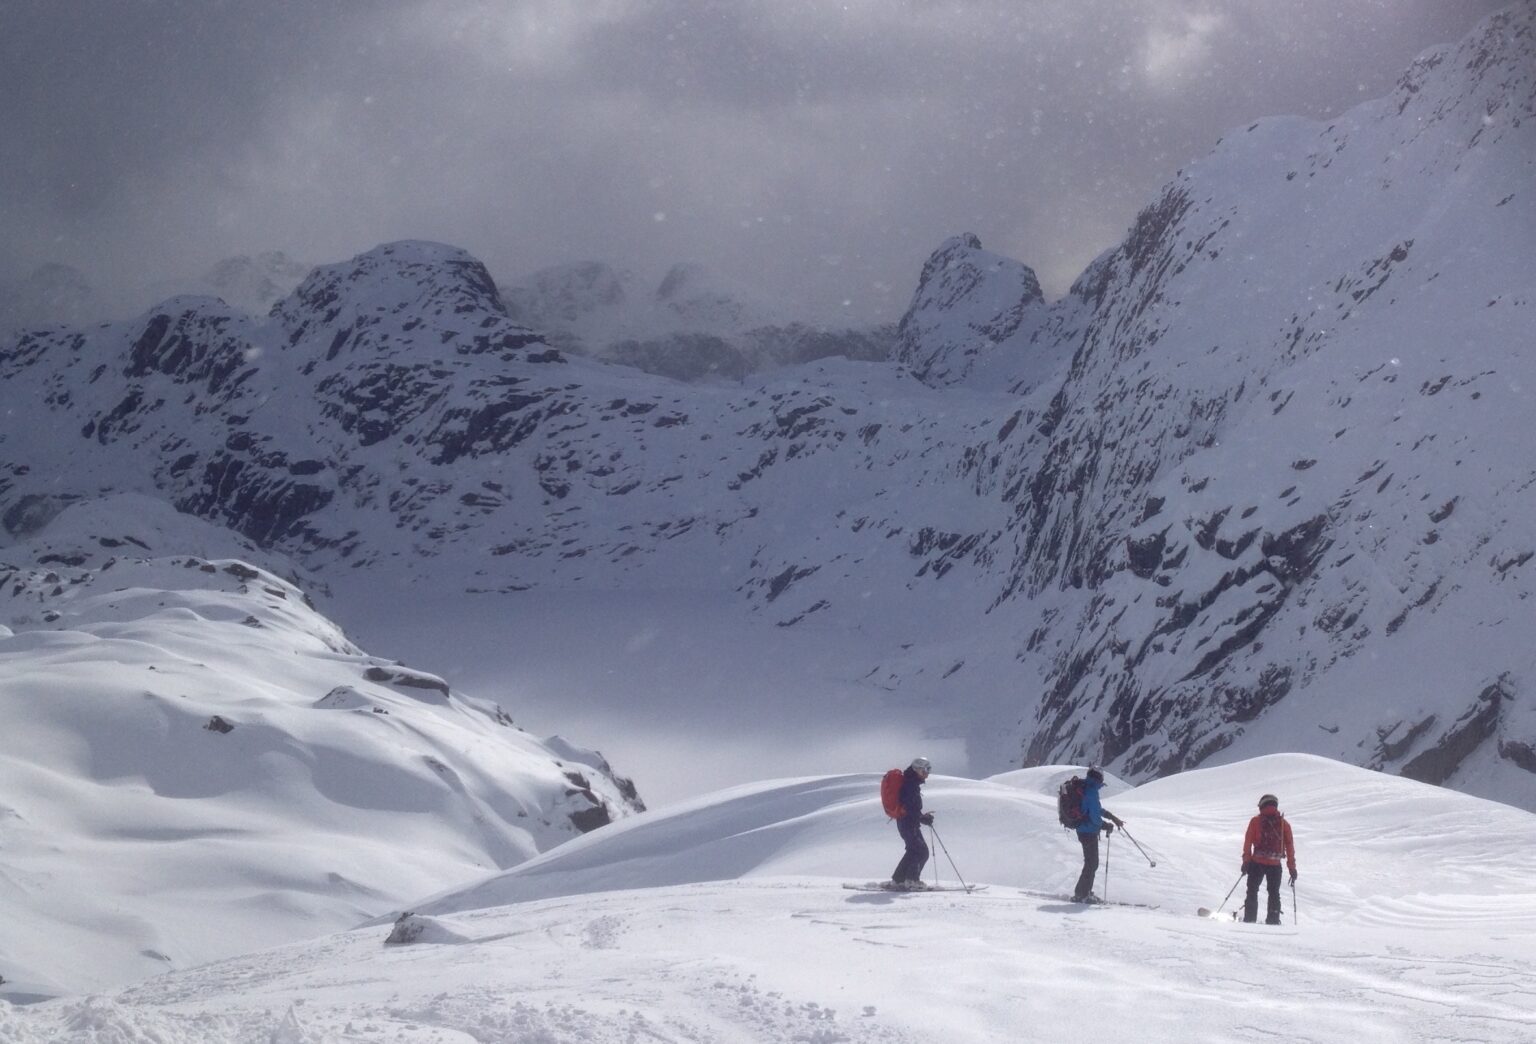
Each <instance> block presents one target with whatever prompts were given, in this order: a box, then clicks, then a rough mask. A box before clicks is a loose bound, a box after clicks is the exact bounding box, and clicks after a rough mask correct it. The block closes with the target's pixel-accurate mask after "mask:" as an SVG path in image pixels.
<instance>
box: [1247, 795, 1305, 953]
mask: <svg viewBox="0 0 1536 1044" xmlns="http://www.w3.org/2000/svg"><path fill="white" fill-rule="evenodd" d="M1282 862H1283V863H1285V864H1286V866H1287V868H1289V870H1290V872H1291V886H1292V887H1293V888H1294V887H1295V885H1296V840H1295V838H1293V837H1292V836H1291V824H1290V823H1289V822H1288V821H1287V820H1286V818H1285V816H1284V815H1283V814H1282V813H1281V811H1280V799H1279V798H1277V797H1275V795H1273V794H1265V795H1264V796H1263V797H1261V798H1259V814H1258V815H1256V816H1254V817H1253V818H1252V819H1250V820H1249V821H1248V832H1247V833H1246V834H1244V835H1243V873H1245V874H1247V875H1248V898H1247V899H1246V900H1245V901H1244V903H1243V920H1244V921H1247V922H1248V923H1250V924H1252V923H1253V922H1254V921H1257V920H1258V919H1259V882H1260V881H1263V882H1265V883H1266V884H1267V885H1268V886H1269V908H1268V910H1267V911H1266V916H1265V918H1264V923H1265V924H1279V923H1280V864H1281V863H1282Z"/></svg>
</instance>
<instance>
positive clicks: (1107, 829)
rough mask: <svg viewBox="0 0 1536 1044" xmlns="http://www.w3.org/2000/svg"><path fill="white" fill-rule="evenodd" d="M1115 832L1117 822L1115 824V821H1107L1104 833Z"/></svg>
mask: <svg viewBox="0 0 1536 1044" xmlns="http://www.w3.org/2000/svg"><path fill="white" fill-rule="evenodd" d="M1114 832H1115V824H1113V823H1105V824H1104V833H1105V834H1113V833H1114Z"/></svg>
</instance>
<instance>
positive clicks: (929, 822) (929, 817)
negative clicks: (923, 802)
mask: <svg viewBox="0 0 1536 1044" xmlns="http://www.w3.org/2000/svg"><path fill="white" fill-rule="evenodd" d="M923 826H933V813H932V812H924V813H923Z"/></svg>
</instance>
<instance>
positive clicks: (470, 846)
mask: <svg viewBox="0 0 1536 1044" xmlns="http://www.w3.org/2000/svg"><path fill="white" fill-rule="evenodd" d="M165 548H172V549H174V552H171V553H167V552H166V551H165V550H164V549H165ZM231 554H238V555H240V556H241V557H242V558H248V559H252V560H257V561H259V560H261V559H263V558H264V557H266V556H264V555H263V554H262V553H261V552H260V551H259V550H258V549H255V548H253V547H251V546H249V545H248V544H245V543H244V542H243V541H240V540H238V539H237V538H235V537H233V535H232V534H230V533H229V532H228V531H226V530H220V529H217V528H215V527H212V526H209V525H207V524H206V523H202V522H199V521H197V520H195V519H188V518H186V517H185V516H177V515H176V514H175V512H173V511H171V510H170V509H169V508H167V507H165V506H164V505H161V504H156V503H154V502H152V501H146V500H144V499H143V498H135V497H131V496H124V497H119V498H115V499H113V500H110V501H105V502H87V503H82V504H77V505H74V506H71V507H69V508H67V509H66V510H64V511H63V512H62V513H61V514H60V515H58V516H57V517H55V518H53V519H51V520H49V521H48V522H47V524H46V525H45V526H44V527H43V528H42V529H41V530H40V531H39V532H38V533H37V534H36V535H35V536H34V537H33V538H32V539H31V540H29V541H27V542H25V543H20V544H15V545H13V546H11V547H8V548H5V549H4V550H3V551H0V718H3V720H4V721H5V729H4V741H3V745H0V880H4V881H5V883H6V887H5V888H4V889H3V890H0V923H4V925H5V926H6V927H5V931H4V933H3V940H0V977H3V978H4V980H5V982H4V984H3V985H0V994H6V995H10V996H28V995H56V994H59V993H78V992H85V991H90V990H97V989H101V988H103V987H105V986H108V985H113V984H118V983H122V982H125V981H131V980H133V979H137V978H141V977H143V976H146V975H150V974H153V973H155V972H157V971H160V970H163V969H166V968H176V967H188V966H191V965H194V964H199V963H202V962H205V961H208V960H211V959H214V958H217V957H222V956H227V955H230V954H234V953H240V952H244V951H245V950H248V949H251V948H253V947H263V946H269V945H274V944H277V943H280V942H287V941H291V940H295V939H301V938H307V937H310V936H312V935H315V934H316V933H319V932H323V931H329V930H335V929H339V928H342V927H346V926H349V925H351V924H353V923H355V922H356V921H358V920H359V919H360V918H364V917H367V916H371V915H374V914H377V913H378V912H380V911H381V910H384V909H387V908H388V907H389V906H391V905H394V904H397V903H399V902H401V901H403V900H404V899H406V898H408V897H410V896H412V895H414V894H418V893H420V892H422V891H424V890H435V889H438V888H441V887H443V886H444V885H445V884H447V883H449V882H452V881H463V880H467V879H470V878H472V877H475V876H477V875H479V874H483V873H484V872H486V871H487V870H490V869H493V868H497V867H506V866H511V865H513V864H515V863H517V862H520V861H521V860H523V859H526V858H527V857H529V856H531V855H534V854H536V853H538V852H540V851H543V850H545V849H548V848H550V847H552V846H554V845H557V844H559V843H560V842H561V841H564V840H567V839H569V838H571V837H574V836H576V835H578V834H580V833H581V832H582V831H583V830H590V829H593V828H594V827H596V826H600V825H602V824H604V823H607V822H608V821H610V819H613V818H616V817H619V816H623V815H626V814H629V813H630V812H632V811H633V810H635V809H636V808H638V807H641V806H640V805H639V802H638V800H637V798H636V795H635V794H634V791H633V789H632V788H630V787H629V785H628V784H627V782H626V781H624V780H621V779H619V778H617V777H616V776H614V775H613V773H612V772H611V770H610V769H609V768H608V766H607V764H606V762H604V761H603V760H602V758H601V757H599V756H597V755H595V754H593V753H592V752H590V751H583V750H580V749H578V748H575V747H572V746H571V745H570V744H568V743H566V742H565V741H563V740H560V739H558V738H555V739H551V740H548V741H543V742H541V741H539V740H537V739H535V738H534V737H533V736H531V735H529V734H528V733H526V732H524V731H523V730H521V729H519V728H517V727H516V726H515V725H514V724H513V722H512V719H511V718H510V717H509V716H508V714H507V713H506V712H505V711H503V710H502V709H501V708H500V707H499V706H497V705H495V704H494V703H491V702H489V701H482V700H476V699H472V698H469V697H466V696H464V695H463V694H461V693H457V692H455V691H454V690H453V689H452V688H451V687H450V686H449V684H448V683H447V682H446V681H444V680H443V679H441V678H439V677H436V676H434V675H431V674H427V673H425V672H421V671H417V670H414V669H412V668H410V667H407V666H404V665H401V664H399V663H396V662H395V661H393V660H389V659H383V658H379V657H375V656H370V655H368V654H367V653H365V652H364V651H363V650H362V649H360V648H358V647H357V646H356V645H354V644H353V643H352V642H351V641H349V640H348V639H347V637H346V635H345V634H343V633H342V631H341V629H340V628H338V627H337V626H336V625H335V624H333V623H332V622H331V621H329V620H327V619H326V618H325V617H323V616H322V615H320V613H319V612H317V611H316V610H315V608H314V607H313V605H312V604H311V603H310V601H309V599H308V598H307V597H306V596H305V595H304V593H303V592H302V591H300V590H299V589H298V588H297V587H295V586H293V585H292V584H291V583H289V582H288V581H286V580H283V579H280V578H279V577H278V576H277V575H275V574H274V573H273V572H269V571H266V570H263V569H258V568H255V567H253V566H251V565H248V564H246V563H245V562H243V561H241V560H240V559H239V558H233V557H226V556H228V555H231ZM269 564H270V565H272V567H273V568H281V567H282V563H280V562H276V561H272V562H270V563H269Z"/></svg>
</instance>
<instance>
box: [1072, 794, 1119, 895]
mask: <svg viewBox="0 0 1536 1044" xmlns="http://www.w3.org/2000/svg"><path fill="white" fill-rule="evenodd" d="M1103 786H1104V773H1103V772H1101V771H1099V770H1098V769H1097V768H1090V769H1089V770H1088V777H1087V779H1085V780H1084V781H1083V821H1082V822H1081V823H1079V824H1078V825H1077V839H1078V841H1080V842H1082V845H1083V872H1082V874H1080V875H1079V876H1078V878H1077V888H1075V889H1074V890H1073V892H1072V901H1073V902H1074V903H1099V902H1103V900H1102V899H1100V898H1099V897H1098V896H1096V895H1094V894H1093V879H1094V876H1095V875H1097V874H1098V872H1099V831H1100V830H1102V831H1103V832H1104V833H1105V834H1112V833H1114V830H1115V827H1117V826H1124V825H1125V823H1124V821H1123V820H1121V819H1120V817H1119V816H1117V815H1115V814H1114V813H1113V812H1111V811H1110V810H1109V809H1107V808H1105V807H1104V806H1103V805H1101V804H1099V790H1100V789H1101V788H1102V787H1103ZM1106 819H1107V820H1109V822H1108V823H1106V822H1104V820H1106Z"/></svg>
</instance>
